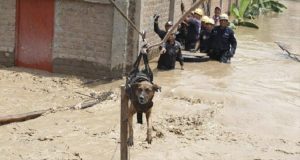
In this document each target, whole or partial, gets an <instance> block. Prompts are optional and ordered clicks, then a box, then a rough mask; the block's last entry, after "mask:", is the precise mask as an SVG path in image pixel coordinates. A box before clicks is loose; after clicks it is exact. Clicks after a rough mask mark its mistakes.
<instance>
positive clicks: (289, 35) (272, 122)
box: [0, 1, 300, 160]
mask: <svg viewBox="0 0 300 160" xmlns="http://www.w3.org/2000/svg"><path fill="white" fill-rule="evenodd" d="M284 2H285V3H286V4H287V5H288V8H289V9H288V10H286V11H285V12H284V14H283V15H271V16H270V17H261V18H260V21H259V22H258V23H259V25H260V26H261V28H260V30H252V29H246V28H239V29H237V30H236V33H237V38H238V50H237V53H236V56H235V57H234V59H233V60H232V63H231V64H230V65H228V64H220V63H218V62H214V61H209V62H203V63H186V64H185V70H183V71H182V70H180V69H179V66H177V69H175V70H173V71H168V72H158V71H156V70H155V77H154V81H155V83H157V84H159V85H161V86H162V92H160V93H157V94H156V95H155V98H154V107H153V114H152V116H153V130H154V131H153V137H154V139H153V142H152V144H151V145H148V144H147V143H146V141H145V138H146V126H145V124H144V125H138V124H134V146H133V147H131V148H130V149H129V155H130V159H132V160H299V159H300V116H299V115H300V72H299V71H300V63H299V62H296V61H293V60H292V59H290V58H289V57H288V56H286V55H284V54H283V52H282V51H281V50H280V49H279V48H278V46H277V45H276V44H275V43H274V41H281V42H282V43H284V44H286V45H287V46H288V47H289V49H290V50H291V51H293V52H294V53H296V52H299V45H298V44H300V43H299V42H300V39H299V38H300V35H299V33H298V32H294V31H296V30H297V29H298V30H299V22H300V19H299V17H300V12H299V11H298V9H297V6H299V2H297V1H284ZM287 22H295V23H292V24H290V25H289V29H285V28H286V27H287V26H285V25H284V24H287ZM155 64H156V61H153V62H152V64H151V65H152V68H155ZM177 65H178V64H177ZM87 81H89V80H87V79H84V78H79V77H72V76H66V75H59V74H49V73H46V72H42V71H35V70H30V69H24V68H17V67H14V68H0V116H3V115H11V114H18V113H24V112H31V111H35V110H41V109H48V108H52V109H53V110H56V111H57V112H54V113H47V114H45V115H44V116H42V117H39V118H37V119H34V120H29V121H26V122H22V123H13V124H8V125H3V126H0V137H1V138H0V153H1V154H0V159H1V160H2V159H3V160H67V159H70V160H73V159H74V160H80V159H82V160H95V159H99V160H116V159H120V157H119V156H120V153H119V150H120V147H119V140H120V138H119V137H120V135H119V133H120V126H119V124H120V119H119V117H120V97H119V95H120V91H119V86H120V85H121V84H122V83H124V81H123V80H116V81H112V82H104V81H103V82H101V81H99V82H98V81H97V82H94V83H89V84H87V85H86V84H84V83H86V82H87ZM76 92H79V93H83V94H90V93H95V94H96V95H101V93H107V92H112V93H113V94H111V96H110V97H109V98H107V99H106V100H104V101H103V102H101V103H99V104H97V105H95V106H93V107H91V108H88V109H85V110H64V108H65V107H67V106H70V105H74V104H77V103H79V102H81V101H83V100H85V99H88V97H86V96H83V95H80V94H78V93H76Z"/></svg>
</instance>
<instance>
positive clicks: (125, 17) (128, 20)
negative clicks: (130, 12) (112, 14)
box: [109, 0, 144, 36]
mask: <svg viewBox="0 0 300 160" xmlns="http://www.w3.org/2000/svg"><path fill="white" fill-rule="evenodd" d="M109 1H110V2H111V4H112V5H113V6H114V7H115V8H116V9H117V10H118V12H119V13H120V14H121V15H122V16H123V18H124V19H125V20H127V22H128V23H129V24H130V25H131V26H132V27H133V29H134V30H136V31H137V32H138V33H139V34H140V35H141V36H144V34H143V33H142V32H141V31H140V30H138V29H137V27H136V26H135V24H134V23H133V22H132V21H131V20H130V19H129V18H128V17H127V16H126V15H125V14H124V12H122V10H121V9H120V8H119V7H118V6H117V4H116V3H115V2H114V1H113V0H109Z"/></svg>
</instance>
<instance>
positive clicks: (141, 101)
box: [139, 95, 146, 104]
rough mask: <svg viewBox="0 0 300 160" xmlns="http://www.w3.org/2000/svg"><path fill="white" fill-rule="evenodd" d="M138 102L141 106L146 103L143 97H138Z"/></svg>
mask: <svg viewBox="0 0 300 160" xmlns="http://www.w3.org/2000/svg"><path fill="white" fill-rule="evenodd" d="M139 102H140V103H141V104H145V103H146V98H145V96H143V95H140V96H139Z"/></svg>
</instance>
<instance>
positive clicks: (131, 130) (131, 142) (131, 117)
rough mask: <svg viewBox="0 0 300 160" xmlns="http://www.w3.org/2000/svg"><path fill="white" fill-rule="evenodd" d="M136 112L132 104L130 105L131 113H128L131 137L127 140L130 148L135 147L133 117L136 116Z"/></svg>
mask: <svg viewBox="0 0 300 160" xmlns="http://www.w3.org/2000/svg"><path fill="white" fill-rule="evenodd" d="M135 112H136V110H135V108H134V107H133V105H132V104H130V107H129V111H128V130H129V137H128V140H127V144H128V146H133V127H132V121H133V115H134V114H135Z"/></svg>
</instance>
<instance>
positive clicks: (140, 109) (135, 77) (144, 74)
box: [125, 48, 153, 124]
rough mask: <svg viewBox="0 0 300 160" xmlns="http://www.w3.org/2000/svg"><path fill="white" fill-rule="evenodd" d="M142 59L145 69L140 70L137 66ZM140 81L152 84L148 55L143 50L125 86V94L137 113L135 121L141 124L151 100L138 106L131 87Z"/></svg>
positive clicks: (151, 104) (150, 105)
mask: <svg viewBox="0 0 300 160" xmlns="http://www.w3.org/2000/svg"><path fill="white" fill-rule="evenodd" d="M142 59H143V61H144V66H145V68H144V69H142V70H140V68H139V66H140V63H141V61H142ZM142 81H148V82H150V83H151V84H153V73H152V71H151V68H150V66H149V60H148V54H147V52H146V51H145V48H144V49H142V50H141V51H140V54H139V56H138V57H137V59H136V61H135V63H134V65H133V68H132V70H131V71H130V73H129V75H128V76H127V78H126V85H125V90H126V93H127V95H128V96H129V99H130V100H131V102H132V103H133V105H134V107H135V109H136V111H137V121H138V123H140V124H142V123H143V118H142V116H143V113H145V112H147V111H148V110H149V109H150V108H151V107H152V106H153V102H152V100H149V102H148V103H146V104H140V103H139V101H138V99H137V96H136V95H135V93H134V88H133V86H134V85H135V84H137V83H140V82H142Z"/></svg>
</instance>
